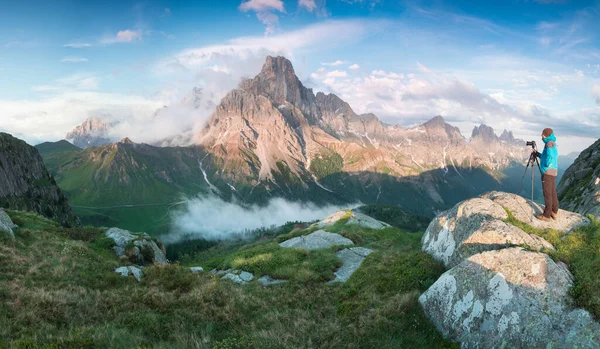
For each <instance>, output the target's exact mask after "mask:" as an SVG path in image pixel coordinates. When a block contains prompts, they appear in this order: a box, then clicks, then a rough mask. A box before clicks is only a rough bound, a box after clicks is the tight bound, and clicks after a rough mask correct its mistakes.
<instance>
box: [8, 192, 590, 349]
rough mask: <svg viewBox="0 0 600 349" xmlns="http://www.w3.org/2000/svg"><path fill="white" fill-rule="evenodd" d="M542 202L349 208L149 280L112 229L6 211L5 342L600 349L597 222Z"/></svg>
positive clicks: (231, 245)
mask: <svg viewBox="0 0 600 349" xmlns="http://www.w3.org/2000/svg"><path fill="white" fill-rule="evenodd" d="M520 201H523V203H520V204H519V202H520ZM519 207H520V208H519ZM371 209H372V210H373V208H371ZM523 210H525V211H523ZM527 210H530V211H527ZM536 210H539V208H535V207H531V206H529V205H528V204H527V203H524V200H523V199H522V198H519V197H517V196H514V195H511V194H506V193H498V192H495V193H488V194H486V195H484V196H482V197H481V198H473V199H470V200H467V201H465V202H462V203H460V204H458V205H456V206H455V207H454V208H453V209H452V210H449V211H446V212H444V213H442V214H440V215H438V216H437V217H436V218H435V220H434V221H433V222H432V223H431V224H429V226H428V228H427V230H426V232H425V234H424V233H423V231H422V230H421V231H419V232H416V233H409V232H407V231H405V230H403V229H400V228H397V227H393V226H389V225H386V224H385V223H383V222H379V221H377V220H374V219H373V218H370V217H368V216H364V215H361V214H360V213H358V212H356V211H350V210H348V211H341V212H338V213H336V214H334V215H332V216H330V217H327V218H326V219H323V220H321V221H319V222H317V223H315V224H310V223H304V224H302V223H290V224H286V225H285V226H283V227H280V228H277V229H274V230H265V229H262V230H259V231H256V232H255V233H254V234H253V236H252V238H251V239H250V240H231V241H224V242H221V243H218V244H216V245H212V246H205V247H204V248H201V249H200V250H197V251H195V252H193V253H188V254H185V255H182V256H181V258H180V259H179V260H178V261H177V262H178V263H175V264H169V265H159V264H155V265H151V266H145V267H143V269H141V272H140V273H141V274H140V275H139V276H140V277H141V278H140V282H138V281H136V279H135V278H134V277H133V276H126V277H123V276H121V275H119V274H118V273H116V272H115V271H116V270H119V269H121V268H120V267H122V266H126V267H128V268H129V267H135V265H131V262H129V261H128V260H127V258H122V259H118V258H117V257H116V255H115V252H114V251H113V246H114V244H115V242H114V241H113V240H111V239H109V238H107V237H106V236H105V231H106V228H102V229H99V228H89V227H86V228H61V227H59V226H58V225H57V224H56V223H55V222H52V221H49V220H46V219H44V218H42V217H40V216H38V215H36V214H32V213H26V212H18V211H8V215H9V217H10V218H11V219H12V221H14V223H15V224H16V225H17V226H18V227H17V228H14V232H15V238H14V240H12V239H9V240H6V239H1V238H0V299H2V301H3V302H1V303H0V345H1V346H8V347H40V346H56V347H77V348H79V347H87V346H94V347H97V348H130V347H140V346H141V347H144V346H152V347H157V346H158V347H174V348H188V347H199V348H290V347H320V348H322V347H327V348H340V347H357V348H374V347H382V348H398V347H411V348H413V347H419V348H444V347H448V348H451V347H452V348H457V347H458V344H455V343H453V341H456V342H458V343H460V344H462V345H463V346H475V345H477V343H479V344H485V345H486V346H487V345H490V346H496V345H499V343H504V344H505V345H509V346H511V347H523V346H526V347H528V348H538V347H539V348H542V347H546V344H549V343H552V344H555V345H557V347H571V346H578V347H587V348H596V347H598V346H597V343H598V342H597V340H598V333H600V325H599V324H598V323H597V322H596V321H595V320H594V319H593V318H592V316H596V317H598V316H600V307H599V305H600V291H599V290H600V287H599V286H600V285H599V284H598V277H597V274H598V271H599V270H600V264H599V263H600V253H599V252H598V251H600V249H598V247H599V246H600V225H599V223H598V222H597V221H589V220H586V219H585V218H583V217H581V216H579V215H576V214H572V213H569V212H566V211H560V212H559V214H560V216H561V217H562V219H561V220H560V221H557V222H550V223H544V222H537V221H531V219H532V215H533V214H534V213H535V212H536ZM374 211H375V212H381V210H374ZM526 211H527V212H526ZM386 214H387V218H388V221H390V222H393V221H398V222H404V218H405V217H406V216H405V215H402V214H400V215H399V216H396V215H395V214H393V213H390V212H389V211H386ZM445 222H452V223H445ZM443 226H446V227H448V229H442V227H443ZM338 234H339V235H338ZM317 236H320V237H317ZM336 236H337V237H336ZM333 239H335V240H333ZM451 241H452V242H453V243H452V244H450V242H451ZM190 243H193V242H189V241H183V242H181V244H175V245H172V246H170V247H169V248H171V249H177V248H185V247H187V246H189V245H190ZM323 243H327V244H326V245H323ZM348 244H350V245H353V246H350V247H348V246H345V245H348ZM552 245H554V247H555V248H556V250H550V249H548V246H552ZM450 246H452V247H451V248H450ZM454 246H455V247H454ZM515 246H518V247H515ZM353 251H354V253H355V254H353V253H351V252H353ZM359 252H360V253H363V254H362V255H360V256H362V257H360V259H359V260H356V258H357V255H359V254H358V253H359ZM448 252H449V253H448ZM546 253H549V254H550V255H551V256H552V257H553V258H552V259H551V258H549V257H548V256H547V255H546ZM517 255H518V256H517ZM488 257H489V258H488ZM436 260H437V261H436ZM562 262H565V263H566V264H562ZM536 263H537V264H536ZM567 265H568V269H566V268H567ZM523 266H525V268H524V267H523ZM191 267H193V268H191ZM200 267H202V268H200ZM213 268H214V269H213ZM348 268H350V269H351V270H350V271H349V270H348ZM352 268H354V269H352ZM445 268H447V271H446V272H444V270H445ZM202 269H203V270H202ZM211 269H212V270H211ZM569 269H570V271H571V272H572V273H573V274H572V275H571V274H570V272H569V271H568V270H569ZM209 270H210V271H209ZM459 271H460V272H459ZM498 273H500V274H498ZM125 275H127V274H125ZM498 275H501V276H498ZM499 278H500V279H499ZM450 280H456V283H455V284H452V283H451V282H450ZM336 281H337V282H336ZM263 283H264V284H263ZM452 285H454V286H452ZM488 289H489V291H488ZM468 291H470V293H469V292H468ZM569 291H570V292H569ZM571 297H572V298H571ZM478 304H479V305H478ZM525 304H527V305H528V306H525ZM484 305H485V306H484ZM479 307H481V309H480V308H479ZM577 307H580V309H577ZM581 308H583V309H581ZM448 309H450V310H448ZM452 309H454V310H452ZM478 309H480V310H478ZM590 314H591V315H590ZM457 319H458V320H457ZM515 319H518V320H515ZM454 320H457V321H454ZM484 320H485V321H484ZM32 323H35V324H36V325H35V326H31V324H32ZM485 324H488V325H487V326H486V325H485ZM525 324H526V325H527V326H523V325H525ZM465 328H468V331H465ZM438 331H439V332H438ZM564 333H573V335H572V336H567V335H564ZM444 338H445V339H444Z"/></svg>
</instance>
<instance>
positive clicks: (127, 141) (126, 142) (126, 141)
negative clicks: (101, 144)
mask: <svg viewBox="0 0 600 349" xmlns="http://www.w3.org/2000/svg"><path fill="white" fill-rule="evenodd" d="M119 144H134V143H133V141H132V140H131V139H129V137H125V138H123V139H121V140H120V141H119Z"/></svg>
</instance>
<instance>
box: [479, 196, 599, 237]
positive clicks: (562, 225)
mask: <svg viewBox="0 0 600 349" xmlns="http://www.w3.org/2000/svg"><path fill="white" fill-rule="evenodd" d="M481 197H482V198H484V199H490V200H492V201H494V202H495V203H497V204H500V205H501V206H502V207H503V208H505V209H507V210H509V211H510V212H511V214H512V215H513V217H515V218H516V219H518V220H519V221H521V222H523V223H525V224H529V225H531V226H532V227H534V228H538V229H555V230H559V231H562V232H565V233H568V232H570V231H573V230H575V229H577V228H578V227H580V226H582V225H588V224H590V220H589V219H587V218H585V217H583V216H582V215H580V214H577V213H574V212H569V211H566V210H562V209H559V210H558V219H556V220H551V221H541V220H539V219H536V218H535V216H537V215H540V214H542V213H543V212H544V209H543V207H542V206H540V205H538V204H537V203H535V202H532V201H529V200H525V199H524V198H523V197H521V196H519V195H516V194H511V193H504V192H497V191H493V192H489V193H486V194H484V195H482V196H481Z"/></svg>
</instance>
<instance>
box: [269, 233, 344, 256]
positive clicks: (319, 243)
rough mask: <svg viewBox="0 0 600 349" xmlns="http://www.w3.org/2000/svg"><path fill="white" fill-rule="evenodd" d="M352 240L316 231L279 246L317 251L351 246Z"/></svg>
mask: <svg viewBox="0 0 600 349" xmlns="http://www.w3.org/2000/svg"><path fill="white" fill-rule="evenodd" d="M353 244H354V243H353V242H352V240H350V239H347V238H345V237H343V236H341V235H340V234H335V233H329V232H326V231H325V230H317V231H315V232H314V233H311V234H308V235H306V236H297V237H295V238H292V239H289V240H286V241H284V242H282V243H280V244H279V246H281V247H283V248H303V249H305V250H309V251H312V250H318V249H322V248H329V247H332V246H346V245H353Z"/></svg>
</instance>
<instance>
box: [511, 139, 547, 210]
mask: <svg viewBox="0 0 600 349" xmlns="http://www.w3.org/2000/svg"><path fill="white" fill-rule="evenodd" d="M531 149H533V150H535V151H534V152H531V155H529V160H527V165H526V166H525V171H523V176H522V177H521V183H519V188H518V189H517V193H518V192H520V191H521V185H523V179H525V174H526V173H527V169H528V168H529V166H531V202H534V201H533V175H534V173H533V168H534V166H533V165H534V164H537V167H538V169H539V170H540V174H542V168H541V167H540V160H539V159H538V157H537V150H536V149H535V143H534V145H532V146H531Z"/></svg>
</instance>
